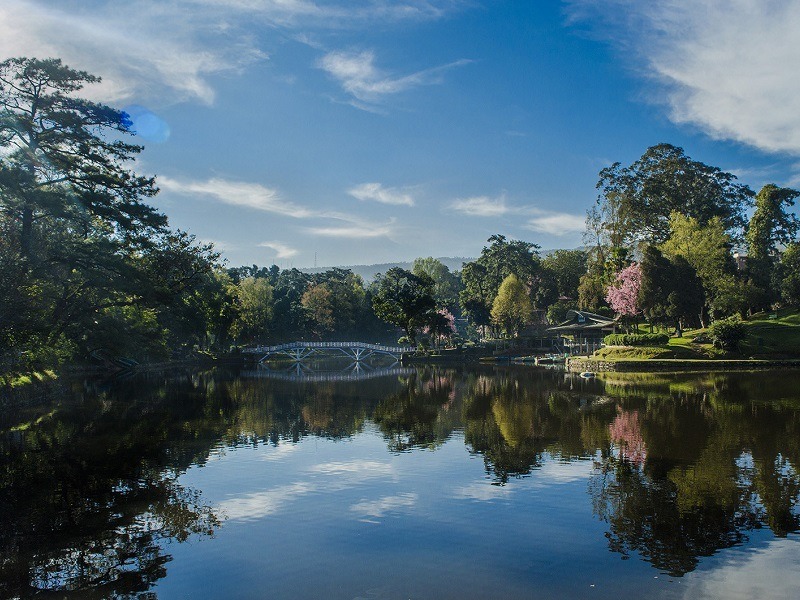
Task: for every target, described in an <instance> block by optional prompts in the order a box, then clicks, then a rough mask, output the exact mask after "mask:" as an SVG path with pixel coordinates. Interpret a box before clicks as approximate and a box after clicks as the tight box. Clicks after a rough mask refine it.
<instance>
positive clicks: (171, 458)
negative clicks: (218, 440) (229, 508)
mask: <svg viewBox="0 0 800 600" xmlns="http://www.w3.org/2000/svg"><path fill="white" fill-rule="evenodd" d="M140 391H142V390H141V389H140ZM201 408H202V404H199V405H198V403H192V406H187V405H184V406H183V407H182V408H181V409H179V410H176V411H175V412H172V411H171V410H169V411H168V410H166V409H165V408H164V406H163V405H162V404H161V403H160V402H159V400H158V398H156V397H151V398H148V397H147V394H143V397H142V398H140V399H139V400H138V401H137V402H128V401H127V399H126V400H120V399H119V398H117V399H114V398H112V397H111V396H110V395H107V394H101V395H99V396H96V397H94V399H93V400H83V401H82V402H80V403H78V404H69V405H67V406H65V407H63V408H61V409H60V410H57V411H55V412H53V413H52V414H50V415H47V416H45V417H43V418H41V419H37V420H36V421H35V422H34V423H29V424H27V426H23V427H18V428H17V429H16V430H13V429H12V430H9V429H5V431H4V432H3V433H2V435H0V455H1V456H2V462H3V469H2V471H0V490H2V491H0V511H2V514H3V519H2V521H1V523H2V524H0V547H1V548H2V551H0V595H2V596H4V597H11V596H25V597H27V596H31V595H36V594H38V593H41V592H43V591H44V592H51V593H55V592H58V593H59V594H60V597H63V596H64V594H68V595H69V594H73V595H75V596H80V597H97V598H108V597H127V596H133V595H135V594H138V593H141V592H145V591H146V590H148V589H149V588H150V587H151V586H152V584H153V583H154V582H155V581H156V580H158V579H159V578H161V577H163V576H164V575H165V573H166V570H165V564H166V563H167V562H168V561H169V560H170V557H169V555H168V554H166V553H165V551H164V548H163V547H162V544H161V541H162V540H164V539H175V540H178V541H183V540H186V539H187V538H188V537H189V536H191V535H194V534H201V535H208V534H211V533H213V531H214V529H215V528H216V527H217V526H218V525H219V521H218V519H217V517H216V515H215V514H214V513H213V511H212V510H211V508H210V507H208V506H206V505H205V504H204V503H203V501H202V498H201V497H200V495H199V493H197V492H196V491H194V490H191V489H188V488H186V487H184V486H181V485H180V484H178V483H177V481H176V478H177V476H178V474H179V472H180V471H181V470H182V469H184V468H185V467H186V466H188V464H189V463H187V462H185V461H181V460H180V459H177V460H176V458H175V457H180V456H186V455H189V454H193V453H194V450H196V447H195V448H193V449H192V450H191V451H189V452H184V451H181V450H187V448H186V443H187V441H190V440H193V438H194V435H195V434H196V433H197V432H198V430H197V429H196V428H194V427H192V425H193V424H194V422H196V419H192V416H193V415H194V416H195V417H196V415H197V412H202V411H201V410H200V411H198V409H201ZM185 419H188V420H185ZM192 445H194V444H193V443H192ZM209 447H210V444H208V445H207V446H206V448H205V451H206V452H207V450H208V448H209Z"/></svg>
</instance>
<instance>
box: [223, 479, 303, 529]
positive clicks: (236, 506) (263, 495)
mask: <svg viewBox="0 0 800 600" xmlns="http://www.w3.org/2000/svg"><path fill="white" fill-rule="evenodd" d="M314 489H315V488H314V486H312V485H311V484H310V483H303V482H298V483H292V484H290V485H287V486H286V487H282V488H277V489H274V490H269V491H265V492H255V493H252V494H244V495H242V496H239V497H236V498H230V499H228V500H225V501H223V502H221V503H220V505H219V508H220V512H222V514H224V515H225V516H226V517H227V518H228V519H232V520H237V521H254V520H256V519H261V518H264V517H266V516H269V515H272V514H274V513H276V512H278V511H279V510H280V509H281V508H283V506H285V505H286V504H289V503H291V502H293V501H294V500H296V499H297V498H300V497H302V496H305V495H307V494H310V493H311V492H313V491H314Z"/></svg>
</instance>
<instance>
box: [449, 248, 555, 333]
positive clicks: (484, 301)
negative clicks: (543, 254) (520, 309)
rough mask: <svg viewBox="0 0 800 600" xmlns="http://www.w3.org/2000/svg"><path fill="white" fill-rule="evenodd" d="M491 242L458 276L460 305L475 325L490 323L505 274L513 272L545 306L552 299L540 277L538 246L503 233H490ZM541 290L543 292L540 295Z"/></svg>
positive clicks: (506, 275) (540, 267) (548, 289)
mask: <svg viewBox="0 0 800 600" xmlns="http://www.w3.org/2000/svg"><path fill="white" fill-rule="evenodd" d="M488 241H489V242H490V244H489V245H488V246H484V247H483V250H481V255H480V257H479V258H478V259H477V260H476V261H474V262H470V263H466V264H464V269H463V270H462V272H461V278H462V280H463V282H464V290H463V291H462V292H461V296H460V299H461V306H462V307H463V308H464V310H465V312H467V314H468V315H469V316H470V317H471V318H472V319H473V321H474V322H475V323H476V324H477V325H481V326H485V325H488V324H489V323H490V320H489V319H490V318H491V311H492V305H493V302H494V299H495V296H496V295H497V292H498V290H499V288H500V284H501V283H503V281H504V280H505V278H506V277H508V276H509V275H511V274H514V275H516V276H517V277H518V278H519V279H520V281H522V282H524V283H525V284H526V285H527V286H528V287H529V288H530V289H531V296H532V297H536V298H540V299H541V304H543V305H545V306H546V305H547V303H548V302H549V301H552V300H555V298H553V297H552V296H553V294H552V291H554V290H551V289H550V288H549V287H548V286H547V285H546V284H547V282H546V281H545V280H544V278H543V276H542V266H541V260H540V259H539V246H538V245H537V244H533V243H531V242H525V241H522V240H508V239H506V237H505V236H503V235H499V234H497V235H493V236H492V237H490V238H489V239H488ZM542 291H544V292H546V293H544V294H542V293H541V292H542Z"/></svg>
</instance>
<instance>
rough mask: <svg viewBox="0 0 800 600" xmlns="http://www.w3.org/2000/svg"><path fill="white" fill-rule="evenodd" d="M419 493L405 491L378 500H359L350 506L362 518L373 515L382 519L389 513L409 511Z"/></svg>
mask: <svg viewBox="0 0 800 600" xmlns="http://www.w3.org/2000/svg"><path fill="white" fill-rule="evenodd" d="M417 498H418V495H417V494H414V493H403V494H398V495H396V496H384V497H383V498H380V499H378V500H371V501H370V500H366V501H363V502H358V503H357V504H353V505H352V506H351V507H350V510H351V511H352V512H354V513H357V514H358V515H359V516H360V517H362V518H367V517H372V518H374V519H380V518H381V517H384V516H385V515H386V514H387V513H396V512H401V511H408V510H410V509H412V508H414V506H416V504H417Z"/></svg>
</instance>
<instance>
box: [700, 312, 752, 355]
mask: <svg viewBox="0 0 800 600" xmlns="http://www.w3.org/2000/svg"><path fill="white" fill-rule="evenodd" d="M746 333H747V330H746V329H745V324H744V321H742V319H741V318H740V317H739V316H738V315H736V316H733V317H728V318H727V319H719V320H718V321H714V322H713V323H712V324H711V327H709V329H708V334H709V336H711V341H712V342H713V343H714V346H715V347H717V348H720V349H722V350H726V351H728V350H738V348H739V342H741V341H742V340H743V339H744V336H745V335H746Z"/></svg>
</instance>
